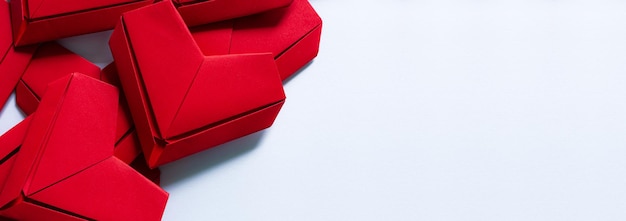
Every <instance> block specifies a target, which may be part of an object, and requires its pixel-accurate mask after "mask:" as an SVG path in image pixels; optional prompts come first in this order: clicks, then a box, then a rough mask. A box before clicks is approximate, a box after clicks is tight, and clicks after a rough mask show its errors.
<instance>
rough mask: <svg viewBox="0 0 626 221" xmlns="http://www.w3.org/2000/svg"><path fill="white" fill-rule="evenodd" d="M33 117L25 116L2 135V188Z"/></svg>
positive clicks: (0, 166)
mask: <svg viewBox="0 0 626 221" xmlns="http://www.w3.org/2000/svg"><path fill="white" fill-rule="evenodd" d="M31 118H32V117H27V118H25V119H24V120H22V122H20V123H19V124H17V125H15V126H14V127H13V128H11V129H10V130H9V131H7V132H6V133H4V134H3V135H2V136H0V190H1V187H3V186H4V184H5V183H6V181H7V179H8V178H9V174H10V173H11V169H12V168H13V164H14V163H15V159H16V158H17V157H16V155H17V153H18V151H19V150H20V147H21V146H22V142H23V141H24V137H26V131H27V130H28V126H29V125H30V120H31ZM0 220H1V219H0Z"/></svg>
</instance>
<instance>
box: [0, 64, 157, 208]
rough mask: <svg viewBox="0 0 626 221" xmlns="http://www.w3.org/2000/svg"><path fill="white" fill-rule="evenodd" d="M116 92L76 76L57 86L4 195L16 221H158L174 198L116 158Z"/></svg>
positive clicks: (0, 197)
mask: <svg viewBox="0 0 626 221" xmlns="http://www.w3.org/2000/svg"><path fill="white" fill-rule="evenodd" d="M118 96H119V95H118V92H117V89H116V88H115V87H113V86H111V85H108V84H106V83H103V82H101V81H99V80H96V79H94V78H91V77H88V76H85V75H82V74H72V75H69V76H67V77H64V78H61V79H59V80H57V81H54V82H52V83H51V84H50V85H49V86H48V89H47V90H46V93H45V95H44V96H43V98H42V100H41V103H40V104H39V107H38V108H37V111H36V112H35V113H34V114H33V116H32V119H31V121H30V126H29V128H28V130H27V133H26V138H25V139H24V142H23V144H22V145H21V147H20V148H19V152H18V153H17V155H16V159H15V161H14V163H13V166H12V168H11V171H10V173H9V176H7V179H6V181H5V182H4V185H3V187H2V192H0V206H1V209H0V215H1V216H4V217H8V218H12V219H17V220H160V219H161V216H162V214H163V211H164V209H165V204H166V202H167V198H168V194H167V193H166V192H165V191H163V190H162V189H161V188H159V187H158V186H157V185H156V184H154V183H152V182H151V181H150V180H148V179H146V178H145V177H143V176H142V175H141V174H139V173H138V172H137V171H135V170H133V169H132V168H131V167H130V166H128V165H127V164H126V163H124V162H122V161H121V160H119V159H118V158H116V157H115V156H113V145H114V143H115V139H114V135H115V123H116V120H115V118H116V117H117V116H116V115H117V111H116V109H117V105H118V99H117V98H118Z"/></svg>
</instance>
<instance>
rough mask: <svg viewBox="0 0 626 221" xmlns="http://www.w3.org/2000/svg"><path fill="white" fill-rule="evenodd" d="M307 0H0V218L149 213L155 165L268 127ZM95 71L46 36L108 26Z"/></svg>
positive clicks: (159, 204)
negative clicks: (4, 121)
mask: <svg viewBox="0 0 626 221" xmlns="http://www.w3.org/2000/svg"><path fill="white" fill-rule="evenodd" d="M321 24H322V21H321V19H320V18H319V16H318V15H317V13H316V12H315V10H314V9H313V8H312V7H311V5H310V4H309V3H308V2H307V0H260V1H255V0H172V1H169V0H156V1H155V0H95V1H77V0H54V1H52V0H11V2H10V3H7V2H5V1H2V0H0V53H2V54H0V102H1V103H5V102H6V100H7V98H8V97H9V95H10V94H11V93H12V92H13V91H15V93H16V101H17V104H18V106H19V108H20V109H21V110H22V111H23V112H24V114H26V115H28V117H26V119H25V120H24V121H22V122H21V123H19V124H18V125H16V126H15V127H14V128H12V129H11V130H9V131H8V132H6V133H5V134H3V135H2V136H0V220H1V219H10V220H160V219H161V217H162V215H163V210H164V209H165V205H166V202H167V198H168V194H167V193H166V192H165V191H163V190H162V189H161V188H160V187H159V186H158V185H159V177H160V172H159V170H158V166H160V165H163V164H165V163H169V162H172V161H175V160H178V159H181V158H183V157H186V156H189V155H191V154H194V153H197V152H199V151H202V150H205V149H208V148H211V147H214V146H216V145H219V144H222V143H225V142H228V141H231V140H233V139H237V138H240V137H242V136H245V135H248V134H251V133H254V132H256V131H259V130H262V129H264V128H267V127H269V126H271V125H272V123H273V122H274V119H275V118H276V116H277V114H278V112H279V111H280V108H281V107H282V105H283V103H284V101H285V94H284V92H283V87H282V81H283V80H285V79H286V78H288V77H290V76H291V75H293V74H294V73H295V72H296V71H297V70H298V69H300V68H302V67H303V66H304V65H305V64H307V63H308V62H309V61H311V60H312V59H313V58H314V57H315V56H317V52H318V48H319V41H320V34H321ZM113 28H114V30H113V34H112V36H111V39H110V40H109V45H110V48H111V52H112V54H113V58H114V61H115V62H114V63H112V64H110V65H109V66H107V67H105V68H104V69H102V70H100V68H98V67H97V66H95V65H94V64H92V63H90V62H89V61H87V60H85V59H84V58H82V57H80V56H78V55H76V54H74V53H72V52H71V51H69V50H67V49H65V48H63V47H62V46H61V45H58V44H56V43H54V42H49V41H53V40H56V39H59V38H63V37H69V36H75V35H80V34H86V33H92V32H97V31H103V30H107V29H113Z"/></svg>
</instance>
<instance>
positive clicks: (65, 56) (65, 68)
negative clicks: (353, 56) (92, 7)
mask: <svg viewBox="0 0 626 221" xmlns="http://www.w3.org/2000/svg"><path fill="white" fill-rule="evenodd" d="M71 73H81V74H85V75H87V76H90V77H94V78H98V79H101V80H103V81H104V82H107V83H109V84H112V85H114V86H116V87H119V79H118V77H117V70H116V68H115V65H113V64H111V65H109V66H107V67H105V68H104V69H103V70H102V71H101V70H100V68H98V67H97V66H96V65H94V64H92V63H91V62H89V61H87V60H86V59H84V58H83V57H81V56H79V55H77V54H74V53H73V52H71V51H69V50H67V49H65V48H64V47H63V46H61V45H59V44H57V43H55V42H48V43H44V44H42V45H41V46H40V47H39V48H38V49H37V52H36V53H35V55H34V56H33V58H32V60H31V61H30V63H29V65H28V67H27V68H26V71H25V72H24V74H23V75H22V78H21V80H20V82H19V83H18V85H17V87H16V90H15V94H16V103H17V105H18V107H20V109H22V111H23V112H24V113H25V114H27V115H30V114H31V113H33V112H34V111H35V109H36V108H37V106H38V105H39V100H40V97H41V96H42V95H43V94H44V92H45V91H46V88H47V86H48V84H49V83H50V82H52V81H54V80H57V79H59V78H62V77H66V76H69V75H70V74H71ZM115 140H116V142H115V150H114V151H115V156H116V157H117V158H119V159H120V160H122V161H124V162H126V163H128V164H131V163H132V162H133V161H136V162H135V163H134V164H132V165H133V167H134V168H145V166H143V165H141V163H142V162H143V161H145V160H143V159H141V160H139V159H138V156H139V155H140V154H141V147H140V145H139V139H138V138H137V134H136V132H135V129H134V127H133V122H132V119H131V118H130V112H129V111H128V106H127V104H126V100H125V99H123V97H122V98H121V99H120V104H119V108H118V114H117V126H116V132H115ZM144 163H145V162H144ZM141 172H142V174H144V175H147V176H150V177H154V178H155V179H154V181H155V182H156V183H157V184H158V180H159V177H160V171H159V169H158V168H155V169H154V170H146V169H142V170H141Z"/></svg>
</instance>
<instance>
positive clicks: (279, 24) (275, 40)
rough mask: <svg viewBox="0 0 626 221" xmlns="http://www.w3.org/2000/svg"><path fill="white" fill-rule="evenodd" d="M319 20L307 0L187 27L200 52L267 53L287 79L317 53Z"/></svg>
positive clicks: (295, 0) (213, 53) (283, 77)
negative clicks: (249, 14)
mask: <svg viewBox="0 0 626 221" xmlns="http://www.w3.org/2000/svg"><path fill="white" fill-rule="evenodd" d="M321 30H322V19H321V18H320V17H319V15H317V13H316V12H315V10H314V9H313V7H312V6H311V4H309V2H308V1H307V0H294V1H293V3H291V5H289V6H288V7H284V8H279V9H275V10H271V11H267V12H263V13H260V14H256V15H252V16H247V17H243V18H237V19H233V20H230V21H225V22H220V23H213V24H208V25H203V26H198V27H194V28H192V29H191V33H192V34H193V37H194V39H195V40H196V42H197V43H198V46H200V49H201V50H202V52H203V53H204V55H220V54H241V53H262V52H270V53H272V54H273V55H274V59H275V60H276V65H277V66H278V71H279V72H280V75H281V78H282V79H283V80H284V79H287V78H289V77H290V76H292V75H293V74H294V73H295V72H296V71H298V70H299V69H300V68H302V67H303V66H305V65H306V64H307V63H308V62H310V61H311V60H313V58H315V57H316V56H317V53H318V51H319V42H320V36H321Z"/></svg>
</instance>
